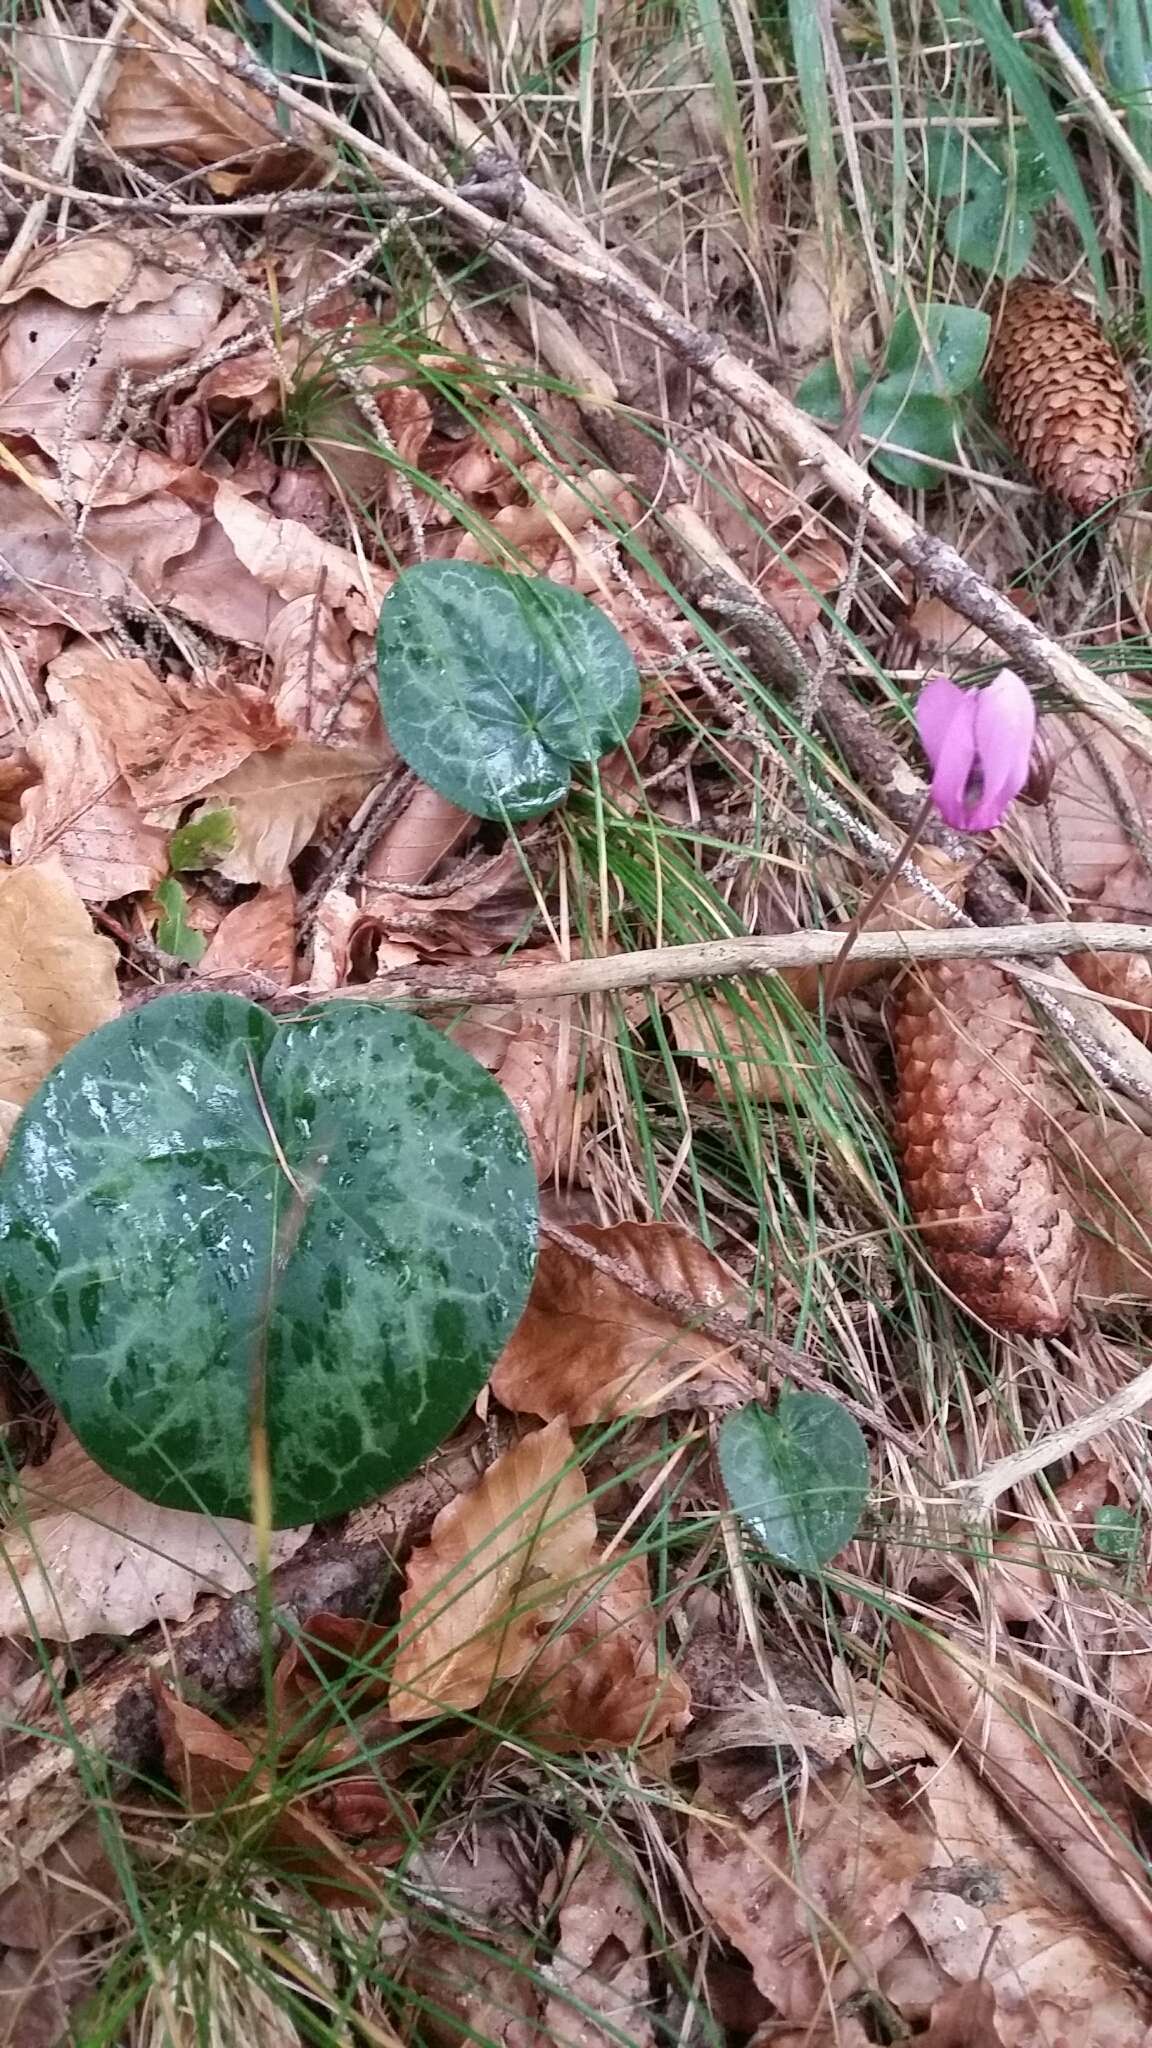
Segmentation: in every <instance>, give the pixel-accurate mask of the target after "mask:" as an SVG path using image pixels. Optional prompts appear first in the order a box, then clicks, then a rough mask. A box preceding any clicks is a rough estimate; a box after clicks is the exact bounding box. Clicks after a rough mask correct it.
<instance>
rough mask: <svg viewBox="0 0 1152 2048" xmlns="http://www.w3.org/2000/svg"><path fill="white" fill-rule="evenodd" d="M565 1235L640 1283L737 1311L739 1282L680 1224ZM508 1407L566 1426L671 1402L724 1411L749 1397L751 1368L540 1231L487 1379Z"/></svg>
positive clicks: (582, 1229)
mask: <svg viewBox="0 0 1152 2048" xmlns="http://www.w3.org/2000/svg"><path fill="white" fill-rule="evenodd" d="M572 1234H573V1236H575V1237H578V1238H579V1239H580V1240H581V1242H582V1243H584V1244H587V1245H588V1246H589V1247H590V1248H591V1249H592V1250H594V1251H596V1252H599V1253H601V1254H602V1255H604V1256H606V1257H608V1258H610V1259H611V1260H612V1261H613V1263H614V1264H615V1265H617V1266H618V1267H619V1268H620V1270H621V1272H622V1273H623V1274H624V1275H630V1276H632V1277H634V1278H635V1279H636V1280H637V1281H638V1282H639V1283H640V1285H641V1286H642V1287H645V1288H647V1289H649V1290H651V1289H653V1288H655V1289H657V1290H659V1289H664V1290H666V1291H670V1292H671V1293H673V1294H676V1295H680V1296H683V1297H686V1298H687V1299H688V1300H690V1301H694V1302H698V1303H699V1305H700V1307H701V1308H702V1309H709V1308H711V1309H724V1310H726V1311H727V1312H728V1313H729V1314H733V1313H737V1314H738V1313H740V1311H741V1309H742V1307H743V1306H744V1297H743V1289H742V1288H741V1287H740V1286H739V1285H738V1284H737V1283H736V1282H735V1281H734V1280H733V1279H732V1277H731V1275H730V1274H729V1273H728V1272H727V1271H726V1270H725V1268H724V1267H723V1266H722V1265H721V1263H720V1261H719V1259H717V1258H716V1257H715V1255H714V1254H713V1253H711V1252H709V1251H708V1250H707V1248H706V1247H705V1246H704V1245H703V1244H701V1242H700V1240H699V1239H698V1238H696V1237H694V1236H693V1235H692V1234H691V1232H690V1231H687V1230H681V1229H679V1228H678V1227H677V1226H675V1225H673V1224H667V1223H616V1224H611V1225H609V1226H608V1227H607V1228H603V1229H601V1228H598V1227H597V1226H596V1225H594V1224H581V1225H578V1226H576V1227H575V1228H574V1230H573V1233H572ZM492 1391H493V1393H494V1394H495V1396H496V1398H497V1400H498V1401H502V1402H503V1404H504V1406H505V1407H506V1408H511V1409H513V1410H514V1411H515V1412H516V1413H517V1414H527V1415H539V1416H542V1417H544V1419H545V1420H547V1421H551V1420H553V1419H554V1418H555V1417H557V1416H563V1417H564V1418H566V1420H567V1421H568V1422H569V1423H570V1424H571V1425H572V1427H573V1428H576V1427H578V1426H579V1425H580V1424H582V1423H588V1422H595V1421H598V1420H601V1419H603V1418H605V1417H608V1416H613V1415H631V1414H640V1413H643V1414H650V1415H651V1414H664V1413H666V1412H667V1411H668V1410H670V1409H676V1408H709V1409H715V1410H723V1409H726V1408H731V1407H739V1406H740V1405H742V1404H743V1403H744V1402H745V1401H748V1400H751V1398H752V1396H753V1394H754V1392H755V1387H754V1384H753V1381H752V1379H751V1376H750V1374H749V1372H748V1370H747V1367H746V1366H744V1365H743V1364H742V1363H741V1361H740V1360H739V1359H738V1358H735V1357H733V1355H732V1351H731V1347H730V1346H726V1345H723V1344H721V1343H719V1342H717V1340H716V1339H715V1338H714V1337H708V1336H706V1335H704V1334H703V1333H702V1332H700V1331H694V1330H692V1329H687V1328H685V1327H684V1324H683V1322H682V1321H681V1319H680V1318H679V1317H678V1316H675V1315H673V1314H671V1313H670V1312H669V1310H667V1309H665V1308H661V1307H660V1306H659V1305H658V1303H656V1302H654V1301H652V1300H647V1299H645V1298H644V1297H643V1295H641V1294H639V1293H637V1292H634V1291H633V1290H632V1288H630V1287H629V1286H628V1285H627V1280H626V1279H625V1278H622V1279H619V1280H615V1279H611V1278H609V1277H608V1276H607V1275H606V1274H604V1273H601V1272H598V1271H597V1269H596V1268H595V1267H594V1266H592V1265H590V1264H589V1263H588V1262H587V1261H585V1260H582V1259H581V1258H580V1257H579V1256H578V1254H576V1253H574V1252H569V1251H567V1250H566V1249H565V1248H564V1247H563V1246H562V1245H558V1244H555V1243H552V1242H551V1241H550V1240H548V1239H545V1241H544V1242H543V1243H542V1245H541V1247H540V1259H539V1264H538V1266H537V1269H536V1278H535V1280H534V1282H533V1285H532V1293H531V1295H530V1297H529V1301H528V1307H527V1308H526V1310H525V1312H524V1316H523V1319H522V1320H521V1322H520V1323H519V1325H518V1327H517V1329H516V1332H515V1334H514V1336H513V1337H512V1339H511V1341H510V1343H509V1344H508V1345H507V1346H506V1348H505V1350H504V1352H503V1355H502V1356H501V1358H500V1360H499V1361H498V1363H497V1366H496V1369H495V1372H494V1373H493V1376H492Z"/></svg>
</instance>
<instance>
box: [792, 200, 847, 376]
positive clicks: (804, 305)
mask: <svg viewBox="0 0 1152 2048" xmlns="http://www.w3.org/2000/svg"><path fill="white" fill-rule="evenodd" d="M830 232H835V231H834V230H833V229H831V228H830ZM828 256H829V250H828V243H827V237H826V235H825V233H824V232H823V231H822V230H821V229H819V228H808V229H806V230H805V231H804V233H803V234H801V235H800V236H799V238H798V240H797V243H796V247H795V249H794V250H793V252H792V266H791V269H790V270H789V273H788V283H787V286H786V288H785V292H784V302H783V304H782V306H781V308H780V311H779V314H778V315H777V319H776V334H777V338H778V339H779V342H780V346H781V348H784V349H786V350H787V351H788V353H789V355H791V356H793V357H795V359H796V361H797V363H808V362H811V361H813V359H814V358H815V357H816V356H822V355H826V354H827V353H828V350H829V348H830V347H831V344H832V336H833V334H834V333H835V332H836V331H837V329H842V328H846V327H849V326H851V324H852V322H853V320H854V319H855V318H856V317H857V316H858V314H859V313H860V311H861V309H862V308H863V305H864V303H865V300H866V297H867V290H868V280H867V277H866V275H865V272H864V266H863V264H862V263H861V262H860V259H859V257H858V256H857V255H856V253H855V251H854V250H853V249H852V248H851V247H850V246H848V245H847V244H846V243H845V242H844V241H843V239H842V238H841V237H840V236H839V235H838V234H837V235H836V238H835V246H834V249H833V251H832V257H833V260H832V263H831V266H830V265H829V261H828Z"/></svg>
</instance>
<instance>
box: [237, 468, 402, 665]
mask: <svg viewBox="0 0 1152 2048" xmlns="http://www.w3.org/2000/svg"><path fill="white" fill-rule="evenodd" d="M213 510H214V512H215V515H216V522H217V525H218V526H219V527H220V530H221V532H222V533H223V534H224V536H225V538H226V539H227V541H228V543H229V545H230V546H231V548H232V549H233V551H234V552H235V555H236V558H237V560H238V561H239V562H240V563H241V564H242V565H243V567H244V568H245V569H247V570H248V572H249V574H250V575H252V576H254V577H255V578H256V581H257V582H258V583H259V584H261V585H262V587H263V588H264V589H266V590H269V591H272V592H274V593H275V595H276V596H277V597H278V598H280V599H282V600H283V602H284V603H285V604H290V603H291V602H292V599H293V598H296V597H314V596H315V595H316V593H317V591H319V590H323V593H324V602H325V604H327V605H333V606H335V607H336V608H337V610H340V611H343V612H344V614H345V616H346V618H347V621H348V624H349V625H350V626H351V627H352V628H353V630H354V631H356V632H360V633H373V632H375V630H376V620H377V616H378V614H379V610H380V605H381V602H382V600H383V598H384V596H385V594H386V592H387V591H388V589H389V587H390V586H391V583H392V580H393V579H392V576H391V574H389V573H388V572H387V571H386V570H383V569H376V568H373V567H372V566H371V564H369V563H366V562H364V563H362V562H360V561H358V560H357V559H356V557H355V555H353V554H351V553H349V551H348V549H347V548H340V547H337V546H336V545H335V543H334V542H332V541H329V540H323V539H321V537H320V535H319V534H317V533H313V531H312V528H311V527H310V526H305V525H304V524H303V523H302V522H301V521H300V520H299V519H278V518H277V517H276V515H275V513H274V512H270V511H266V510H265V509H264V507H263V506H261V505H258V504H256V503H254V501H253V500H252V499H251V498H248V497H245V496H244V494H243V492H242V491H239V490H238V489H237V488H236V486H235V484H232V483H228V482H221V483H219V484H218V485H217V488H216V498H215V503H214V506H213ZM277 609H279V607H277Z"/></svg>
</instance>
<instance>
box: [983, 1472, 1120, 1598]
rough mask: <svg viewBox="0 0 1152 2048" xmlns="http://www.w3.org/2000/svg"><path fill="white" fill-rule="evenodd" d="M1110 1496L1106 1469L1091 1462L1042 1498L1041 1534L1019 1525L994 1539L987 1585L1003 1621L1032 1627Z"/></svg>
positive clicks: (1023, 1523)
mask: <svg viewBox="0 0 1152 2048" xmlns="http://www.w3.org/2000/svg"><path fill="white" fill-rule="evenodd" d="M1111 1490H1112V1474H1111V1471H1110V1470H1109V1467H1108V1465H1107V1464H1106V1463H1105V1461H1104V1459H1103V1458H1090V1459H1089V1460H1088V1461H1087V1463H1086V1464H1083V1465H1081V1466H1080V1467H1079V1469H1078V1470H1077V1471H1075V1472H1073V1473H1072V1475H1071V1477H1070V1478H1068V1479H1065V1480H1062V1481H1061V1483H1060V1485H1059V1486H1056V1487H1054V1488H1053V1489H1052V1492H1051V1495H1050V1496H1047V1497H1046V1498H1045V1501H1044V1524H1043V1529H1041V1528H1040V1527H1038V1526H1037V1524H1036V1523H1035V1522H1033V1521H1029V1520H1025V1519H1020V1520H1017V1521H1016V1522H1014V1523H1013V1524H1012V1526H1011V1528H1010V1529H1008V1530H1007V1531H1006V1533H1005V1534H1004V1535H1002V1536H998V1537H997V1538H996V1541H995V1543H994V1544H993V1546H992V1557H991V1560H990V1562H989V1567H988V1575H987V1583H988V1588H989V1591H990V1593H991V1595H992V1598H993V1600H994V1601H995V1603H996V1611H997V1613H998V1614H999V1615H1000V1617H1001V1619H1002V1620H1003V1621H1035V1620H1036V1619H1037V1618H1038V1617H1039V1616H1040V1615H1042V1614H1043V1613H1045V1612H1046V1610H1047V1609H1048V1608H1049V1607H1050V1606H1051V1604H1052V1601H1053V1600H1054V1598H1055V1596H1056V1585H1057V1579H1056V1576H1055V1575H1056V1574H1057V1573H1061V1574H1062V1573H1064V1572H1067V1570H1068V1564H1069V1560H1070V1559H1071V1558H1073V1557H1075V1555H1076V1552H1077V1549H1078V1548H1082V1547H1083V1544H1084V1539H1085V1537H1086V1536H1090V1535H1091V1533H1092V1526H1093V1517H1094V1515H1095V1511H1096V1509H1097V1508H1099V1507H1102V1506H1103V1504H1104V1502H1105V1501H1106V1500H1107V1498H1108V1495H1109V1493H1110V1492H1111Z"/></svg>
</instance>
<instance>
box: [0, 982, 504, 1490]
mask: <svg viewBox="0 0 1152 2048" xmlns="http://www.w3.org/2000/svg"><path fill="white" fill-rule="evenodd" d="M536 1246H537V1190H536V1180H535V1175H534V1173H533V1169H532V1165H531V1160H530V1157H529V1152H528V1146H527V1142H526V1140H525V1138H524V1134H523V1132H522V1130H521V1127H520V1124H519V1122H518V1120H517V1118H516V1115H515V1112H514V1111H513V1109H512V1107H511V1105H510V1103H509V1102H508V1099H507V1097H506V1096H505V1095H504V1094H503V1092H502V1091H501V1089H500V1088H499V1087H498V1086H497V1085H496V1083H495V1082H494V1081H493V1080H492V1079H491V1077H490V1076H489V1075H488V1074H487V1073H486V1072H485V1071H484V1069H483V1068H482V1067H480V1066H479V1065H478V1064H477V1062H476V1061H474V1060H473V1059H471V1058H470V1057H469V1056H468V1055H467V1054H466V1053H464V1052H461V1051H460V1050H459V1048H458V1047H456V1046H454V1045H453V1044H452V1043H451V1042H450V1041H449V1040H448V1039H447V1038H445V1037H443V1036H442V1035H441V1034H440V1033H439V1032H437V1031H434V1030H433V1029H432V1027H431V1026H430V1025H428V1024H425V1023H423V1022H422V1021H421V1020H420V1019H419V1018H415V1017H409V1016H405V1015H401V1014H399V1013H396V1012H387V1011H381V1010H379V1009H377V1008H374V1007H372V1006H370V1005H368V1004H359V1003H354V1002H347V1003H339V1004H332V1005H330V1006H329V1007H327V1008H326V1009H323V1010H319V1011H316V1012H314V1013H311V1014H308V1015H305V1016H303V1017H301V1018H299V1019H296V1020H293V1021H291V1022H287V1023H284V1024H280V1025H277V1024H275V1023H274V1022H273V1021H272V1019H271V1018H270V1017H268V1016H267V1015H266V1013H265V1012H264V1011H262V1010H260V1009H258V1008H257V1007H256V1006H255V1005H253V1004H249V1003H246V1002H243V1001H241V1000H240V999H239V998H237V997H234V996H223V995H221V996H212V995H190V996H169V997H162V998H160V999H159V1000H158V1001H156V1002H154V1003H150V1004H147V1005H146V1006H145V1007H143V1008H142V1009H140V1010H138V1011H136V1012H135V1013H133V1014H131V1015H129V1016H126V1017H121V1018H118V1019H117V1020H116V1021H115V1022H114V1023H111V1024H108V1025H105V1026H104V1027H103V1029H102V1030H100V1031H97V1032H94V1033H93V1034H92V1035H91V1036H90V1037H88V1038H86V1039H84V1040H83V1041H82V1042H81V1043H80V1044H79V1045H78V1046H76V1047H75V1048H74V1049H73V1050H72V1051H71V1052H70V1053H69V1054H68V1055H67V1057H66V1058H65V1059H64V1060H63V1061H62V1062H61V1063H60V1065H59V1066H58V1067H56V1068H55V1069H54V1070H53V1072H52V1073H51V1074H50V1075H49V1076H48V1078H47V1080H46V1081H45V1082H44V1084H43V1086H42V1087H41V1089H40V1091H39V1093H38V1094H37V1095H36V1096H34V1098H33V1100H32V1101H31V1103H30V1104H29V1105H28V1107H27V1109H26V1110H25V1112H24V1115H23V1116H22V1118H21V1119H20V1122H19V1124H18V1125H17V1128H16V1131H15V1134H14V1136H13V1140H12V1144H11V1147H10V1150H9V1153H8V1156H7V1159H6V1161H5V1163H4V1166H3V1169H2V1170H0V1293H2V1295H3V1299H4V1303H5V1306H6V1308H7V1310H8V1314H9V1316H10V1319H11V1322H12V1325H13V1327H14V1330H15V1333H16V1336H17V1340H18V1342H19V1345H20V1347H21V1350H22V1352H23V1355H24V1356H25V1358H26V1359H27V1362H28V1364H29V1365H30V1366H31V1368H32V1370H33V1371H34V1372H35V1373H36V1374H37V1376H38V1377H39V1378H40V1379H41V1380H42V1382H43V1384H44V1385H45V1386H46V1387H47V1389H48V1391H49V1392H50V1393H51V1394H52V1395H53V1397H54V1398H55V1399H56V1400H57V1401H58V1403H59V1405H60V1407H61V1408H62V1410H63V1412H64V1414H65V1416H66V1417H67V1419H68V1421H69V1422H70V1423H71V1425H72V1427H73V1429H74V1430H75V1431H76V1434H77V1436H78V1437H79V1438H80V1440H81V1442H82V1443H83V1444H84V1446H85V1448H86V1449H87V1450H88V1451H89V1452H90V1454H91V1455H92V1456H93V1457H94V1458H95V1459H96V1461H97V1463H98V1464H100V1465H102V1466H103V1467H104V1468H105V1469H106V1470H107V1471H109V1472H111V1473H113V1474H114V1475H115V1477H116V1478H118V1479H121V1480H123V1481H124V1482H125V1483H126V1484H127V1485H129V1486H131V1487H134V1488H135V1490H136V1491H137V1492H138V1493H141V1494H143V1495H145V1496H146V1497H147V1498H148V1499H150V1500H155V1501H159V1502H161V1503H162V1504H163V1505H165V1506H168V1507H180V1508H200V1509H203V1510H206V1511H207V1512H209V1513H212V1514H217V1515H240V1516H243V1515H247V1514H248V1513H249V1512H250V1510H251V1492H250V1419H251V1413H252V1405H251V1404H252V1400H253V1389H254V1387H255V1386H257V1385H258V1384H263V1386H264V1389H265V1393H264V1401H265V1412H266V1417H267V1426H268V1438H269V1453H270V1465H271V1475H272V1484H273V1499H274V1520H275V1522H276V1524H277V1526H280V1527H286V1526H290V1525H291V1524H293V1523H298V1522H304V1521H313V1520H318V1519H324V1518H327V1517H329V1516H331V1515H335V1514H338V1513H342V1512H344V1511H345V1510H346V1509H348V1508H351V1507H353V1506H356V1505H358V1504H359V1503H361V1502H363V1501H365V1500H369V1499H372V1498H373V1497H375V1496H376V1495H377V1494H379V1493H382V1492H383V1491H384V1490H385V1489H386V1488H387V1487H388V1486H390V1485H393V1484H395V1483H396V1481H398V1480H399V1479H401V1478H403V1477H405V1476H406V1475H407V1474H408V1473H409V1472H411V1471H413V1470H414V1469H415V1467H416V1466H417V1465H418V1464H419V1463H420V1461H421V1459H422V1458H424V1457H426V1456H427V1455H428V1453H429V1452H430V1451H432V1450H433V1449H434V1448H435V1447H436V1445H437V1444H438V1443H439V1442H441V1441H442V1439H443V1438H444V1436H445V1435H446V1434H447V1433H448V1431H449V1430H450V1429H452V1428H453V1427H454V1425H455V1424H456V1423H457V1422H458V1421H459V1419H460V1417H461V1415H462V1414H463V1413H464V1412H465V1411H466V1409H467V1407H468V1405H469V1403H470V1402H471V1401H472V1400H473V1399H474V1398H475V1396H476V1395H477V1393H478V1392H479V1391H480V1388H481V1387H482V1386H483V1384H484V1381H485V1380H486V1378H487V1376H488V1372H489V1370H490V1368H491V1365H492V1363H493V1361H494V1360H495V1359H496V1357H497V1356H498V1355H499V1353H500V1351H501V1349H502V1347H503V1345H504V1342H505V1340H506V1338H507V1337H508V1336H509V1334H510V1333H511V1331H512V1329H513V1328H514V1327H515V1324H516V1323H517V1321H518V1320H519V1317H520V1314H521V1311H522V1309H523V1307H524V1304H525V1301H526V1299H527V1295H528V1289H529V1287H530V1285H531V1280H532V1274H533V1270H534V1266H535V1259H536Z"/></svg>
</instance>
